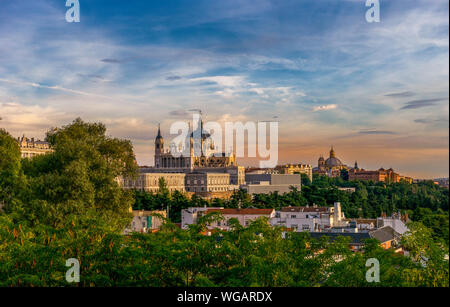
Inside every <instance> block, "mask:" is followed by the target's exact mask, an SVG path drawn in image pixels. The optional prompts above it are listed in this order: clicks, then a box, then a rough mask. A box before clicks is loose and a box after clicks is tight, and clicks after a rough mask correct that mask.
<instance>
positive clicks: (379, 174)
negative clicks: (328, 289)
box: [17, 126, 448, 187]
mask: <svg viewBox="0 0 450 307" xmlns="http://www.w3.org/2000/svg"><path fill="white" fill-rule="evenodd" d="M203 133H206V132H205V131H204V132H202V134H201V145H200V146H201V148H203V147H204V144H203V143H204V142H212V141H211V140H210V139H208V136H209V135H206V136H204V135H203ZM206 134H207V133H206ZM190 135H191V139H192V135H193V134H190ZM17 141H18V143H19V146H20V149H21V155H22V158H24V157H33V156H36V155H40V154H45V153H47V152H50V151H51V148H50V145H49V144H48V143H47V142H46V141H42V140H40V139H36V138H34V137H31V138H28V137H26V136H25V134H23V135H22V137H17ZM208 144H209V143H208ZM193 147H194V146H193V143H192V142H191V156H192V157H183V156H181V157H173V156H172V154H171V153H170V150H168V149H167V147H166V149H164V138H163V137H162V134H161V129H160V126H158V132H157V135H156V138H155V143H154V153H155V154H154V157H155V158H154V159H153V160H154V161H156V162H155V164H154V165H153V166H152V167H148V166H147V165H143V164H139V162H138V164H139V165H140V166H141V170H142V169H145V171H144V172H153V173H158V172H169V173H170V172H172V173H173V172H178V170H177V169H184V170H185V171H188V170H189V171H194V169H195V168H196V167H204V168H207V167H214V168H215V169H216V170H217V169H218V168H217V167H221V168H222V169H226V168H230V167H231V168H233V167H234V168H238V169H240V168H242V169H241V171H240V172H242V175H241V178H243V176H244V175H243V171H244V169H243V167H246V168H248V170H253V171H254V172H257V170H258V169H259V168H258V167H256V168H252V166H251V165H243V166H240V167H239V166H238V162H237V161H238V159H237V158H236V157H235V155H234V154H231V155H225V154H224V155H223V156H219V157H216V156H212V157H209V158H208V157H206V156H205V157H201V156H203V153H201V156H198V157H194V156H195V155H194V153H193ZM136 159H137V161H139V158H138V157H136ZM239 160H241V161H242V160H245V159H239ZM343 169H345V170H348V171H349V177H350V178H349V179H350V180H355V179H359V180H373V181H384V179H386V178H387V179H389V180H388V181H389V182H398V181H400V180H406V181H408V182H412V181H413V177H410V176H404V175H399V174H398V173H396V172H394V170H393V168H392V167H390V168H389V169H385V168H383V167H380V168H375V169H373V170H368V169H363V168H359V167H358V162H357V161H355V166H354V167H350V166H347V165H345V164H344V163H343V162H341V160H340V159H339V158H338V157H337V156H336V152H335V150H334V146H331V149H330V155H329V158H327V159H326V160H325V158H324V157H323V155H320V157H319V159H318V162H317V166H316V167H312V166H311V165H309V164H303V163H299V162H298V161H291V162H289V163H286V164H283V163H278V165H277V167H275V168H274V169H273V172H274V173H279V174H300V173H304V174H306V175H307V176H308V177H309V178H310V180H312V174H313V173H314V174H319V175H327V176H330V177H337V176H339V175H340V171H341V170H343ZM248 170H247V169H246V170H245V171H246V172H247V171H248ZM240 172H239V171H238V173H240ZM267 172H269V171H268V170H266V171H264V172H262V173H267ZM273 172H272V173H273ZM233 178H234V177H233ZM439 178H441V177H439V176H433V177H430V178H417V177H414V179H415V180H420V179H433V180H436V179H439ZM442 178H448V177H442ZM141 181H145V179H141ZM231 184H235V185H240V184H243V179H240V180H239V179H238V178H237V177H236V179H234V180H232V183H231ZM157 186H158V184H157V183H155V187H157Z"/></svg>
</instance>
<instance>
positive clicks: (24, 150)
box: [17, 135, 52, 158]
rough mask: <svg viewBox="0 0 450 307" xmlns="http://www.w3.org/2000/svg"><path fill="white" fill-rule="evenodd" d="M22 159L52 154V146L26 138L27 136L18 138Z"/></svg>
mask: <svg viewBox="0 0 450 307" xmlns="http://www.w3.org/2000/svg"><path fill="white" fill-rule="evenodd" d="M17 142H18V143H19V147H20V153H21V157H22V158H33V157H35V156H39V155H45V154H46V153H49V152H52V149H51V148H50V144H49V143H48V142H45V141H41V140H35V139H34V138H31V139H29V138H26V137H25V135H24V136H22V137H21V138H20V137H19V138H17Z"/></svg>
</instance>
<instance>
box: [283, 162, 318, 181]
mask: <svg viewBox="0 0 450 307" xmlns="http://www.w3.org/2000/svg"><path fill="white" fill-rule="evenodd" d="M275 169H277V170H279V172H280V173H281V174H290V175H292V174H305V175H306V176H308V178H309V180H310V181H312V180H313V175H312V173H313V172H312V166H311V165H309V164H284V165H279V166H277V167H276V168H275Z"/></svg>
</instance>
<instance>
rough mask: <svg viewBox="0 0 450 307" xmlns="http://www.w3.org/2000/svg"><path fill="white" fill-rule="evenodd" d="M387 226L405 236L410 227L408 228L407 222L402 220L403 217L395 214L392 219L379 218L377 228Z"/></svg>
mask: <svg viewBox="0 0 450 307" xmlns="http://www.w3.org/2000/svg"><path fill="white" fill-rule="evenodd" d="M385 226H391V227H392V228H393V229H394V230H395V231H396V232H397V233H399V234H400V235H403V234H404V233H405V232H407V231H408V230H409V229H408V227H406V224H405V222H404V221H403V220H402V216H400V215H399V214H393V216H391V217H379V218H377V228H382V227H385Z"/></svg>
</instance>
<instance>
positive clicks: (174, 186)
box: [118, 173, 186, 192]
mask: <svg viewBox="0 0 450 307" xmlns="http://www.w3.org/2000/svg"><path fill="white" fill-rule="evenodd" d="M185 177H186V174H183V173H140V174H139V176H138V178H137V179H136V180H134V179H130V178H119V179H118V182H119V184H120V185H121V186H122V187H123V188H124V189H136V190H142V191H146V192H158V191H159V180H160V179H161V178H163V179H164V182H165V184H166V186H167V189H168V190H169V191H170V192H174V191H179V192H185Z"/></svg>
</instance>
